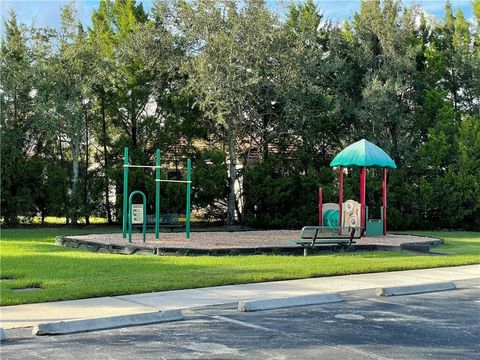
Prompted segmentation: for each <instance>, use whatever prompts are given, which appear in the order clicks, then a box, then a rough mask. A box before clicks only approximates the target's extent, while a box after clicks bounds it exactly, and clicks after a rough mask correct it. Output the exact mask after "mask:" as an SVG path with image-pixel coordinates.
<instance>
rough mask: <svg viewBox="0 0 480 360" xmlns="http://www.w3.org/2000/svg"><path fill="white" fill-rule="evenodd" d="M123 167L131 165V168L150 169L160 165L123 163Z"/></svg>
mask: <svg viewBox="0 0 480 360" xmlns="http://www.w3.org/2000/svg"><path fill="white" fill-rule="evenodd" d="M123 167H131V168H150V169H156V168H160V166H156V165H123Z"/></svg>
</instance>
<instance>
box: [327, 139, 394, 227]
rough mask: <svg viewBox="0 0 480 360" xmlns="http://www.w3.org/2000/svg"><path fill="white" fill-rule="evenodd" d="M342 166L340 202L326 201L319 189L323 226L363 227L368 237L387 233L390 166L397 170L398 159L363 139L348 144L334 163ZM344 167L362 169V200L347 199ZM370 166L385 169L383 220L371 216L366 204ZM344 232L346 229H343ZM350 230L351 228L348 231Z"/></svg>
mask: <svg viewBox="0 0 480 360" xmlns="http://www.w3.org/2000/svg"><path fill="white" fill-rule="evenodd" d="M330 167H332V168H338V170H339V173H338V181H339V189H338V204H335V203H326V204H324V203H323V190H322V188H319V191H318V223H319V227H328V228H339V229H349V228H361V229H364V230H365V231H364V233H365V234H366V235H368V236H380V235H387V169H389V168H390V169H396V168H397V166H396V165H395V162H394V161H393V160H392V159H391V158H390V156H388V155H387V153H385V152H384V151H383V150H382V149H381V148H379V147H378V146H377V145H375V144H372V143H371V142H369V141H367V140H365V139H362V140H360V141H357V142H356V143H354V144H352V145H350V146H348V147H346V148H345V149H343V150H342V151H341V152H340V153H338V154H337V156H335V158H334V159H333V160H332V162H331V163H330ZM344 168H360V202H357V201H354V200H347V201H345V202H344V201H343V171H344ZM367 168H379V169H382V174H383V178H382V206H381V208H380V209H381V210H380V219H369V216H368V207H367V206H366V205H365V198H366V184H367ZM340 231H342V230H340ZM346 231H348V230H346Z"/></svg>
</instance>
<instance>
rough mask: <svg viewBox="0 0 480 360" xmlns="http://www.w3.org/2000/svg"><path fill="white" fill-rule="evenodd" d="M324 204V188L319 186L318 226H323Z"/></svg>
mask: <svg viewBox="0 0 480 360" xmlns="http://www.w3.org/2000/svg"><path fill="white" fill-rule="evenodd" d="M322 206H323V189H322V188H321V187H319V188H318V226H323V216H322V212H323V209H322Z"/></svg>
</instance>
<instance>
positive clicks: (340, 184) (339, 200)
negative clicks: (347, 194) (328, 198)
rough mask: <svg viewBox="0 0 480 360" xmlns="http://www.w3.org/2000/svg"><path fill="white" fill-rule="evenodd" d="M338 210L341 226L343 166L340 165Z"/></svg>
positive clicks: (340, 224)
mask: <svg viewBox="0 0 480 360" xmlns="http://www.w3.org/2000/svg"><path fill="white" fill-rule="evenodd" d="M338 184H339V185H338V210H339V218H338V220H339V226H340V227H341V226H342V220H343V219H342V218H343V214H342V205H343V168H342V167H341V166H340V169H339V172H338Z"/></svg>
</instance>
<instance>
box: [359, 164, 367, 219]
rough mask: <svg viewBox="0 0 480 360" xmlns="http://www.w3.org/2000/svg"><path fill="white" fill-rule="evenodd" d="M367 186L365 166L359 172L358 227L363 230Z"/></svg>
mask: <svg viewBox="0 0 480 360" xmlns="http://www.w3.org/2000/svg"><path fill="white" fill-rule="evenodd" d="M366 184H367V168H366V167H365V166H363V167H362V169H361V170H360V205H361V209H360V210H361V211H360V218H361V219H360V224H361V225H360V226H361V227H362V228H365V192H366Z"/></svg>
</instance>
